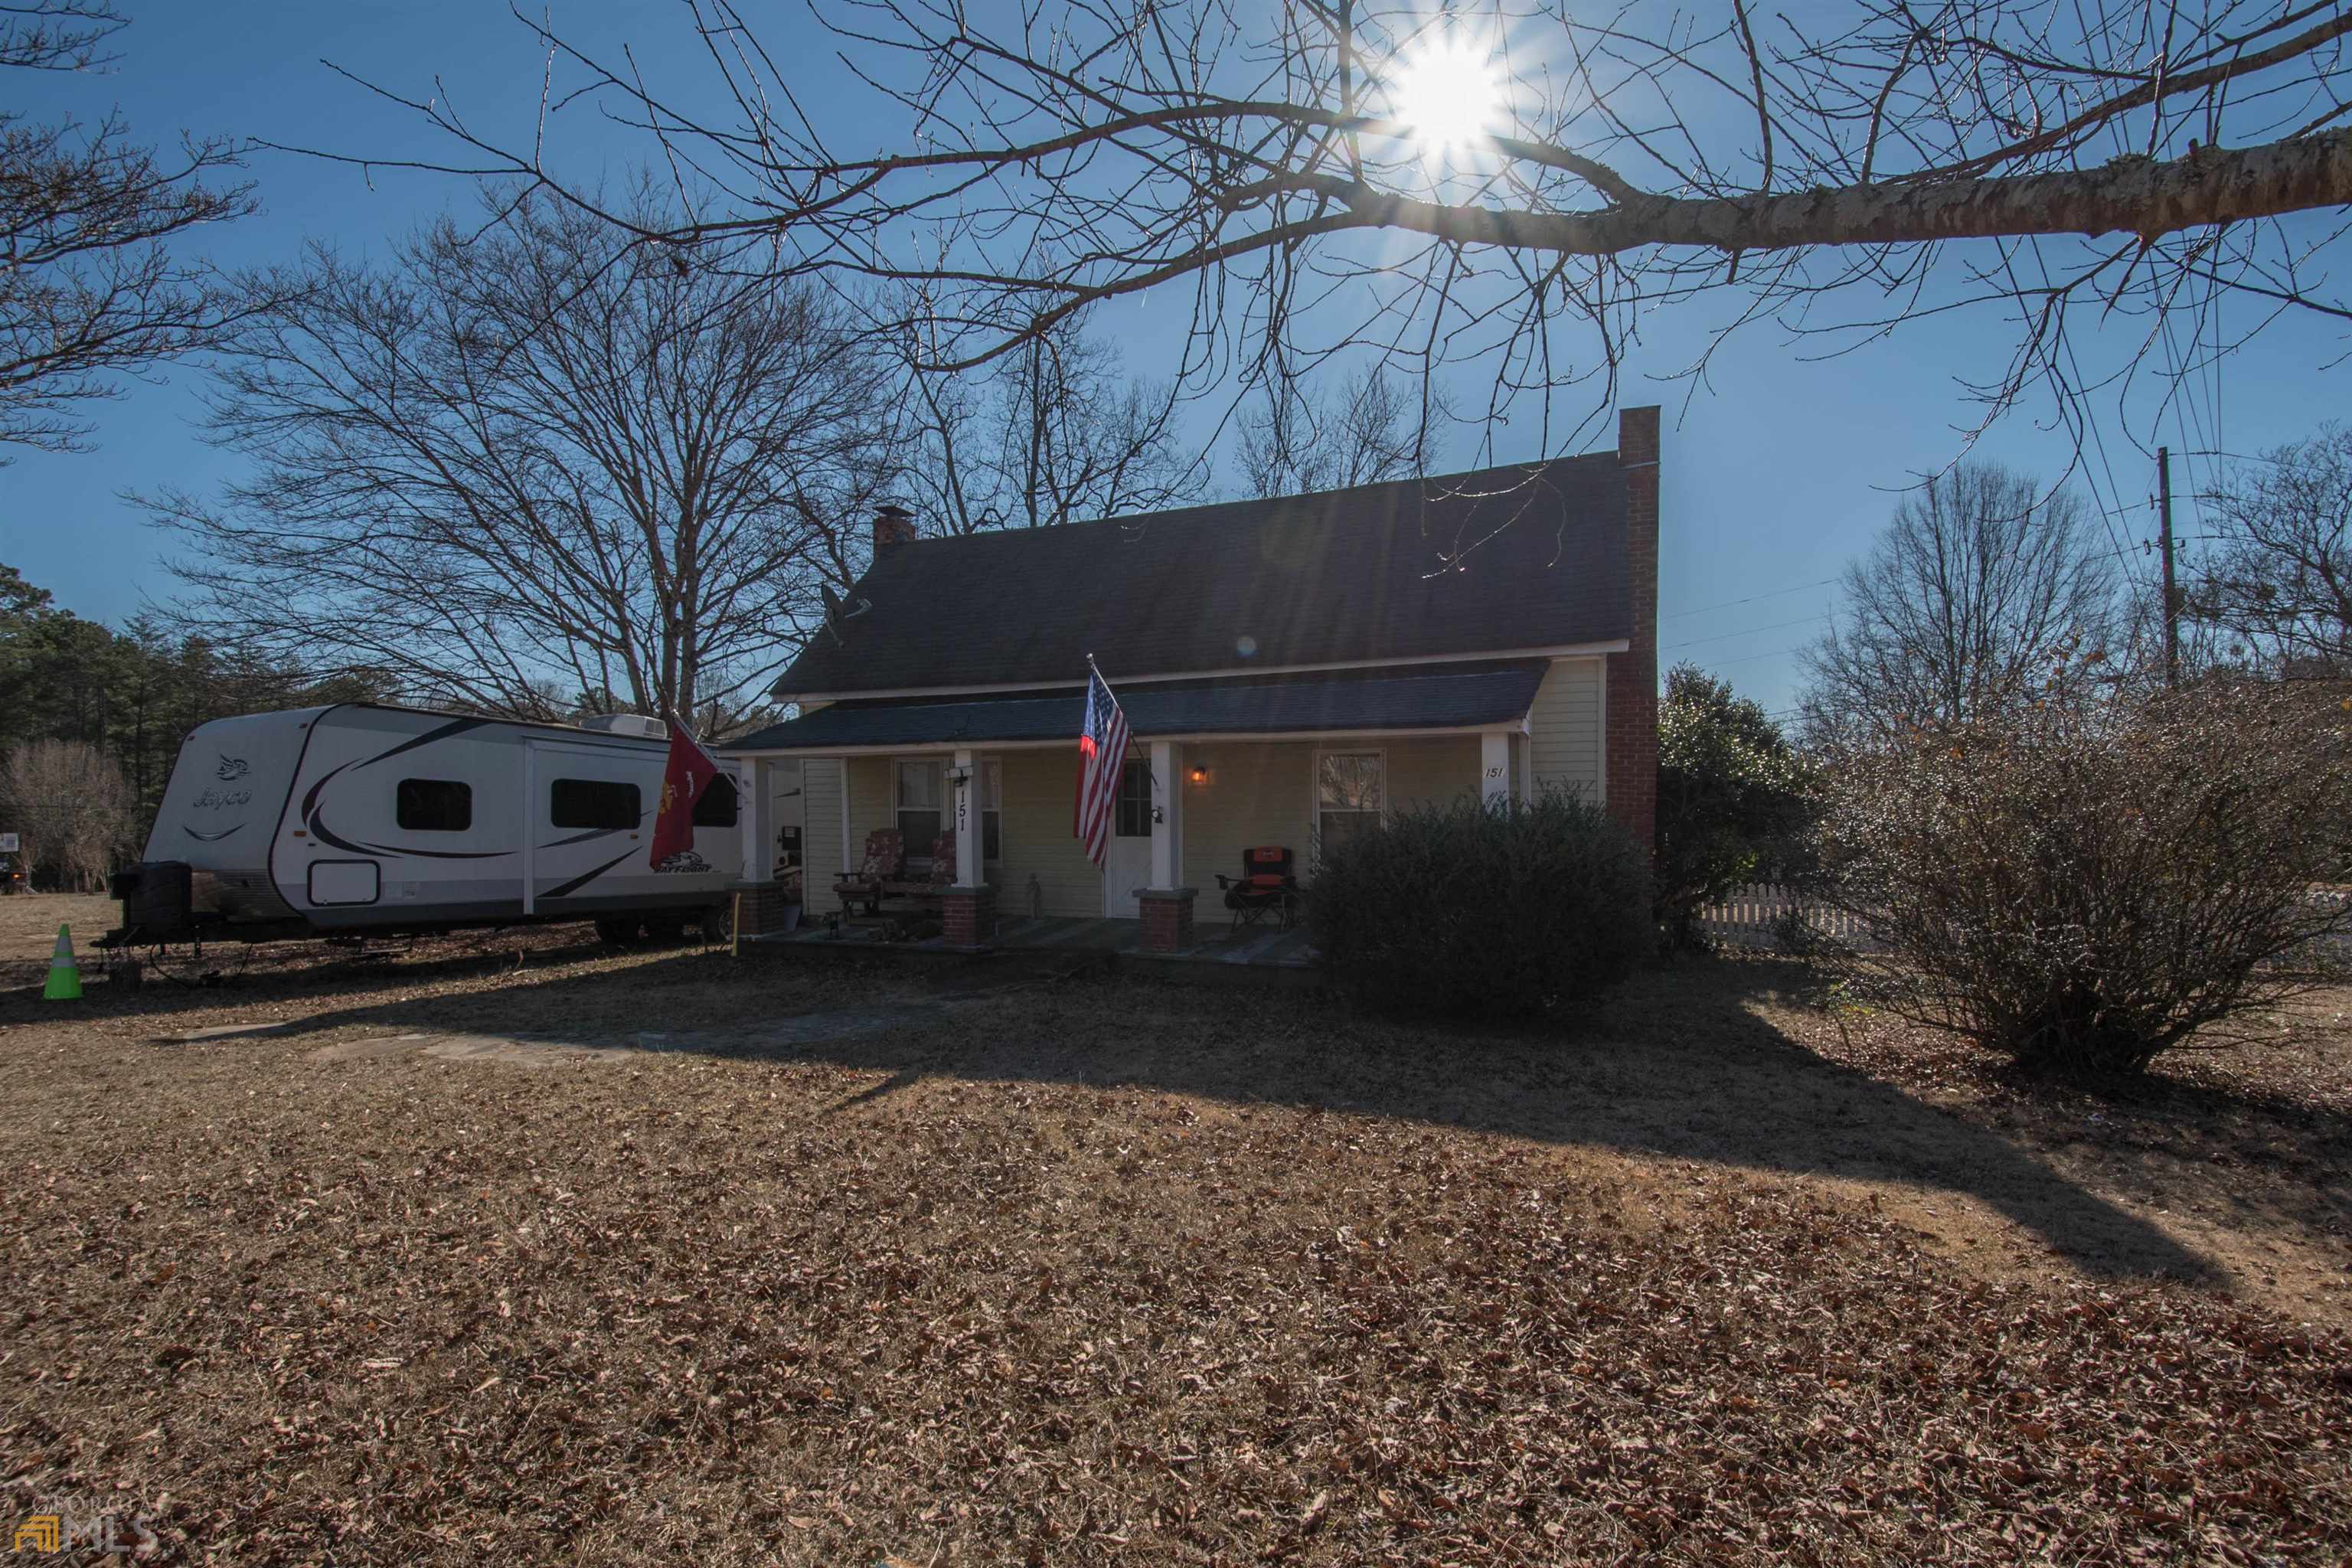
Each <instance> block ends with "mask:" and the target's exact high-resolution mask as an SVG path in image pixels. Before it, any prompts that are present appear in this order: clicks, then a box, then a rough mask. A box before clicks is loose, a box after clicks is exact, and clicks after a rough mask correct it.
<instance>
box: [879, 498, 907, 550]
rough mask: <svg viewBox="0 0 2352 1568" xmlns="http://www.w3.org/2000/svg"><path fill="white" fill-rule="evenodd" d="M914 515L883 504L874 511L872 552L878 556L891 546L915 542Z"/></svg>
mask: <svg viewBox="0 0 2352 1568" xmlns="http://www.w3.org/2000/svg"><path fill="white" fill-rule="evenodd" d="M915 535H916V530H915V514H914V513H913V512H911V511H908V510H907V509H906V508H905V507H903V506H898V505H896V504H885V505H882V506H877V507H876V508H875V509H874V552H875V553H876V554H877V555H878V554H880V553H881V552H883V551H884V550H885V549H887V548H888V547H889V546H891V545H893V544H911V543H913V542H914V541H915Z"/></svg>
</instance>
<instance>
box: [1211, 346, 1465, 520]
mask: <svg viewBox="0 0 2352 1568" xmlns="http://www.w3.org/2000/svg"><path fill="white" fill-rule="evenodd" d="M1265 393H1266V395H1265V402H1264V403H1263V405H1260V406H1258V407H1256V408H1254V409H1252V410H1251V411H1250V412H1249V413H1248V414H1247V415H1245V416H1244V417H1243V420H1242V431H1241V465H1242V479H1243V482H1244V485H1245V486H1246V488H1247V489H1248V490H1249V493H1250V494H1252V495H1255V496H1279V495H1300V494H1307V493H1311V492H1313V491H1316V490H1337V489H1348V488H1349V487H1350V486H1353V485H1370V484H1378V483H1380V482H1381V480H1383V479H1404V478H1406V477H1408V476H1410V475H1413V474H1425V473H1427V472H1428V471H1429V469H1430V467H1431V465H1432V464H1433V462H1434V461H1435V460H1436V458H1437V455H1438V451H1439V447H1438V443H1437V439H1436V437H1435V434H1434V433H1433V431H1432V429H1431V428H1430V426H1431V418H1430V416H1431V415H1432V414H1433V413H1439V414H1442V413H1443V412H1444V410H1443V407H1442V405H1441V406H1440V407H1438V408H1435V409H1432V408H1429V407H1416V406H1415V405H1414V403H1413V400H1412V398H1411V397H1410V396H1408V395H1407V394H1406V393H1405V390H1404V388H1403V387H1402V386H1401V385H1399V384H1398V383H1397V382H1396V381H1395V380H1394V379H1393V378H1392V377H1391V376H1390V375H1389V374H1388V373H1387V372H1386V371H1383V370H1381V369H1378V368H1370V369H1365V370H1360V371H1358V372H1357V373H1356V374H1353V375H1351V376H1349V378H1348V379H1347V380H1346V381H1345V382H1344V383H1342V384H1341V385H1340V387H1339V395H1338V396H1337V397H1318V396H1317V395H1314V394H1312V393H1310V392H1308V391H1307V390H1305V389H1304V388H1303V387H1301V386H1300V385H1298V384H1297V382H1295V381H1292V380H1286V379H1274V380H1269V381H1267V382H1266V383H1265Z"/></svg>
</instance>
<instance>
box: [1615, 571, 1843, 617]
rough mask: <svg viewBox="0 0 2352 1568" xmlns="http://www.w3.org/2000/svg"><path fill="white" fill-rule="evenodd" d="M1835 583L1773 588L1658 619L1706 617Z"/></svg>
mask: <svg viewBox="0 0 2352 1568" xmlns="http://www.w3.org/2000/svg"><path fill="white" fill-rule="evenodd" d="M1836 581H1837V579H1836V578H1834V577H1824V578H1822V580H1821V581H1820V582H1818V583H1800V584H1797V585H1796V586H1795V587H1793V588H1775V589H1773V590H1772V591H1771V592H1770V593H1769V594H1750V595H1748V597H1746V598H1744V599H1726V600H1725V601H1724V602H1723V603H1721V604H1720V605H1700V606H1699V607H1698V608H1697V609H1696V610H1676V611H1675V613H1674V614H1673V615H1671V616H1659V617H1658V618H1659V619H1660V620H1662V621H1679V620H1681V619H1683V618H1684V617H1685V616H1703V615H1706V613H1707V612H1708V611H1709V610H1728V609H1732V608H1735V607H1737V606H1738V605H1752V604H1754V603H1756V602H1757V601H1758V600H1759V599H1778V598H1780V597H1782V596H1783V595H1789V594H1801V593H1803V592H1804V591H1805V590H1806V589H1808V588H1826V587H1828V586H1829V585H1830V584H1832V583H1834V582H1836Z"/></svg>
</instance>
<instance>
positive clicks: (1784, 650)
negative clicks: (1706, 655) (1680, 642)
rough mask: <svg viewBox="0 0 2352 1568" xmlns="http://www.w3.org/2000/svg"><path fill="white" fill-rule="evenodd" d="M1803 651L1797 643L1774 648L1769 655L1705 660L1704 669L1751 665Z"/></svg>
mask: <svg viewBox="0 0 2352 1568" xmlns="http://www.w3.org/2000/svg"><path fill="white" fill-rule="evenodd" d="M1804 651H1805V645H1804V644H1803V643H1799V644H1798V645H1797V646H1796V647H1776V648H1774V649H1773V650H1772V651H1771V652H1770V653H1743V654H1741V655H1740V656H1739V657H1738V658H1714V659H1709V660H1707V665H1706V667H1707V668H1709V669H1720V668H1723V667H1724V666H1725V665H1727V664H1752V663H1754V662H1755V661H1756V660H1758V659H1759V658H1780V656H1781V655H1783V654H1790V653H1802V652H1804Z"/></svg>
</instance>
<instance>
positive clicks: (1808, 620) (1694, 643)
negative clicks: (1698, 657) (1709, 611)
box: [1658, 610, 1830, 653]
mask: <svg viewBox="0 0 2352 1568" xmlns="http://www.w3.org/2000/svg"><path fill="white" fill-rule="evenodd" d="M1829 618H1830V612H1829V611H1827V610H1823V611H1822V612H1821V614H1819V615H1816V616H1801V618H1799V619H1797V620H1793V621H1775V622H1773V623H1772V624H1771V625H1770V626H1749V627H1748V629H1747V630H1745V631H1737V632H1723V633H1721V634H1719V635H1717V636H1715V637H1694V638H1693V639H1692V640H1691V641H1689V642H1678V643H1675V644H1672V645H1670V646H1668V647H1662V648H1660V649H1659V650H1658V651H1659V652H1660V653H1673V652H1674V651H1675V649H1676V648H1685V647H1704V646H1705V645H1706V644H1707V643H1711V642H1727V641H1728V640H1730V639H1731V638H1733V637H1752V636H1754V635H1755V634H1756V633H1758V632H1778V631H1786V630H1787V629H1788V628H1789V627H1790V626H1811V625H1812V624H1813V623H1814V622H1816V621H1825V620H1828V619H1829Z"/></svg>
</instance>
